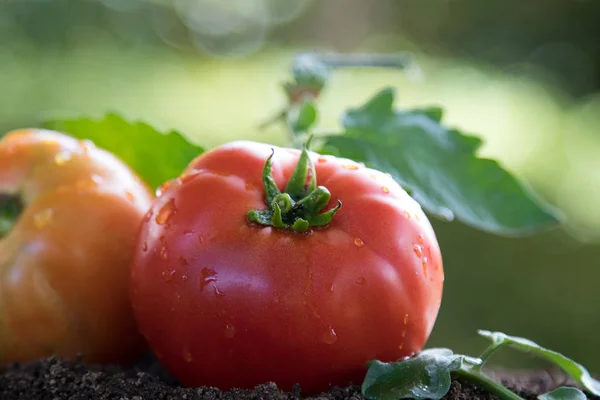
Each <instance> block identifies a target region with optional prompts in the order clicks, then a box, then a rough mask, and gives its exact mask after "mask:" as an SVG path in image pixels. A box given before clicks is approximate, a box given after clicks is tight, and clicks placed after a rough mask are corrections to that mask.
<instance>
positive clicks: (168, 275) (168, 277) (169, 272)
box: [162, 268, 175, 282]
mask: <svg viewBox="0 0 600 400" xmlns="http://www.w3.org/2000/svg"><path fill="white" fill-rule="evenodd" d="M174 275H175V270H174V269H173V268H167V269H165V270H164V271H163V272H162V277H163V279H164V280H165V282H171V281H172V280H173V276H174Z"/></svg>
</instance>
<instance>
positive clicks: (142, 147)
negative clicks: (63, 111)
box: [43, 113, 204, 188]
mask: <svg viewBox="0 0 600 400" xmlns="http://www.w3.org/2000/svg"><path fill="white" fill-rule="evenodd" d="M43 126H44V127H45V128H47V129H52V130H55V131H59V132H63V133H66V134H68V135H70V136H73V137H75V138H77V139H87V140H91V141H92V142H93V143H94V144H95V145H96V146H98V147H100V148H102V149H104V150H107V151H109V152H111V153H113V154H115V155H116V156H117V157H119V158H120V159H121V160H122V161H123V162H125V163H126V164H127V165H129V166H130V167H131V168H132V169H133V170H134V171H135V172H136V173H137V174H138V175H139V176H140V177H141V178H142V179H143V180H144V181H145V182H146V183H148V184H149V185H150V186H151V187H153V188H156V187H158V186H160V185H161V184H162V183H164V182H165V181H167V180H169V179H173V178H175V177H177V176H179V174H180V173H181V172H182V171H183V170H184V169H185V168H186V167H187V165H188V163H189V162H190V161H192V160H193V159H194V158H195V157H197V156H199V155H200V154H202V153H203V152H204V149H203V148H202V147H199V146H196V145H194V144H191V143H190V142H188V141H187V140H186V139H185V138H184V136H183V135H181V134H180V133H179V132H176V131H170V132H168V133H166V134H163V133H161V132H159V131H157V130H156V129H154V128H153V127H152V126H150V125H148V124H147V123H144V122H139V121H136V122H129V121H127V120H125V119H124V118H123V117H121V116H119V115H117V114H114V113H109V114H107V115H106V116H104V117H103V118H100V119H92V118H74V119H60V120H51V121H46V122H44V123H43Z"/></svg>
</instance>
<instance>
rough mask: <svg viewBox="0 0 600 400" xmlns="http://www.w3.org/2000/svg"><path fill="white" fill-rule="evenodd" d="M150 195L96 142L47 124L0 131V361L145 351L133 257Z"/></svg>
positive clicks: (109, 358) (129, 356)
mask: <svg viewBox="0 0 600 400" xmlns="http://www.w3.org/2000/svg"><path fill="white" fill-rule="evenodd" d="M152 199H153V196H152V193H151V192H150V191H149V190H148V188H147V187H146V185H145V184H144V183H142V182H141V181H140V180H139V179H138V178H137V177H136V176H135V175H134V173H133V172H132V171H131V170H130V169H129V168H128V167H126V166H125V165H124V164H123V163H122V162H121V161H119V160H118V159H117V158H116V157H115V156H113V155H111V154H109V153H108V152H106V151H104V150H100V149H98V148H95V147H94V146H93V145H92V144H91V143H88V142H83V141H82V142H80V141H77V140H75V139H73V138H71V137H68V136H65V135H62V134H60V133H57V132H50V131H41V130H20V131H14V132H11V133H8V134H7V135H6V136H4V137H3V139H2V140H0V271H1V273H2V278H1V279H0V362H1V363H7V362H14V361H28V360H32V359H36V358H39V357H42V356H49V355H53V354H55V355H58V356H62V357H72V356H75V355H77V354H78V353H80V354H82V356H83V359H84V360H85V361H92V362H123V363H125V362H129V361H132V360H133V359H134V357H137V356H139V354H140V352H141V351H143V349H144V346H145V344H144V341H143V338H142V337H141V335H139V333H138V331H137V327H136V324H135V319H134V317H133V313H132V310H131V299H130V297H129V279H130V264H131V260H132V258H133V247H134V242H135V237H136V233H137V230H138V227H139V224H140V222H141V221H142V219H143V217H144V213H145V212H146V211H147V210H148V208H149V207H150V204H151V202H152Z"/></svg>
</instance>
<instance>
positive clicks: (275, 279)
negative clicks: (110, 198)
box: [132, 141, 444, 393]
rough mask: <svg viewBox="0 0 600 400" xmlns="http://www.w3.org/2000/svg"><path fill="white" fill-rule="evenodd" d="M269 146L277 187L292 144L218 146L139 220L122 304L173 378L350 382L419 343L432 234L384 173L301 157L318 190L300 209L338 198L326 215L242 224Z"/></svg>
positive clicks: (435, 301) (437, 264) (434, 306)
mask: <svg viewBox="0 0 600 400" xmlns="http://www.w3.org/2000/svg"><path fill="white" fill-rule="evenodd" d="M272 149H273V151H274V156H273V158H272V160H271V161H272V173H273V177H274V182H275V183H276V184H277V186H278V188H279V190H283V189H284V187H285V186H286V184H287V182H288V181H289V180H290V178H291V176H292V174H293V172H294V169H295V167H296V165H297V163H298V162H299V159H301V157H300V155H301V152H300V151H298V150H292V149H282V148H273V147H272V146H268V145H265V144H259V143H254V142H245V141H238V142H233V143H229V144H226V145H224V146H221V147H218V148H216V149H213V150H212V151H210V152H207V153H205V154H203V155H201V156H200V157H198V158H197V159H195V160H194V161H192V162H191V164H190V165H189V167H188V168H187V169H186V171H184V173H183V174H182V176H181V177H180V178H178V179H176V180H174V181H173V182H171V183H170V184H169V185H167V186H168V187H166V188H165V189H164V193H163V194H162V195H161V196H160V197H159V198H158V199H156V200H155V202H154V204H153V206H152V208H151V209H150V211H149V213H148V214H147V218H146V219H145V222H144V223H143V224H142V226H141V230H140V233H139V237H138V244H137V250H136V256H135V261H134V267H133V276H132V298H133V306H134V312H135V315H136V317H137V319H138V323H139V326H140V329H141V332H142V333H143V335H144V336H145V337H146V339H147V340H148V342H149V344H150V346H151V348H152V349H153V350H154V352H155V353H156V355H157V356H158V358H159V359H160V360H161V361H162V363H163V364H164V365H165V366H166V367H167V369H168V370H169V371H170V372H171V373H172V374H174V375H175V376H176V377H177V378H178V379H179V380H180V381H181V382H182V383H183V384H184V385H186V386H199V385H210V386H217V387H219V388H222V389H228V388H232V387H239V388H251V387H253V386H254V385H258V384H261V383H264V382H268V381H273V382H275V383H276V384H277V385H279V386H280V387H281V388H283V389H285V390H291V389H292V387H293V385H294V384H295V383H299V384H300V385H301V387H302V390H303V392H305V393H306V392H315V391H320V390H326V389H327V388H328V385H329V384H337V385H345V384H348V383H349V381H353V382H354V383H355V384H359V383H361V382H362V379H363V378H364V374H365V372H366V364H367V362H368V361H370V360H373V359H378V360H382V361H391V360H396V359H399V358H402V357H406V356H410V355H412V354H414V353H416V352H418V351H420V350H421V349H422V347H423V346H424V344H425V341H426V340H427V338H428V336H429V334H430V331H431V329H432V327H433V324H434V322H435V319H436V317H437V313H438V310H439V306H440V301H441V297H442V284H443V280H444V273H443V268H442V258H441V255H440V249H439V246H438V243H437V240H436V237H435V234H434V232H433V230H432V227H431V225H430V223H429V221H428V219H427V217H426V216H425V214H424V213H423V211H422V210H421V208H420V206H419V205H418V204H417V203H416V202H415V201H414V200H413V199H412V198H411V197H409V196H408V194H407V193H406V192H405V191H404V190H403V189H401V188H400V186H399V185H398V184H397V183H396V182H395V181H394V180H393V179H392V178H391V177H390V176H389V175H386V174H384V173H382V172H379V171H375V170H372V169H368V168H365V167H364V166H362V165H359V164H357V163H355V162H353V161H350V160H346V159H340V158H335V157H331V156H319V155H318V154H315V153H312V152H310V153H306V154H307V155H308V154H310V159H311V160H312V162H314V167H315V171H316V179H317V180H318V183H319V184H321V185H323V186H325V187H326V188H327V189H328V190H329V192H330V193H331V198H330V199H329V201H327V203H328V204H327V206H326V207H323V209H321V208H320V207H317V209H314V207H313V211H315V210H316V211H318V212H328V210H331V209H332V208H333V207H334V206H336V204H337V202H338V201H341V203H342V207H341V208H340V209H339V210H337V213H335V215H333V218H329V219H331V221H330V222H329V223H328V224H327V225H325V226H319V227H314V226H313V227H310V228H309V229H308V230H307V231H306V232H304V233H298V232H295V231H293V230H292V229H290V228H289V227H287V228H285V227H284V228H274V227H272V226H269V225H264V224H260V223H256V222H251V221H250V220H249V217H248V212H249V211H250V210H264V209H267V208H268V207H267V204H266V202H265V197H266V196H267V195H266V193H265V186H264V185H263V181H262V173H263V168H264V167H265V161H266V160H267V159H268V158H269V156H270V155H271V153H272ZM305 161H306V160H305ZM300 164H301V163H300ZM266 167H267V168H265V170H267V172H268V167H269V165H268V164H267V165H266ZM305 167H307V168H305V170H308V171H310V170H311V168H310V165H308V166H305ZM300 169H302V168H300ZM309 175H310V176H309V177H312V176H315V174H314V173H311V174H309ZM267 177H268V176H267ZM300 178H301V179H302V182H301V186H303V187H305V186H306V185H308V183H307V179H306V176H304V177H300ZM309 181H310V180H309ZM297 182H298V181H297V180H296V183H297ZM305 184H306V185H305ZM312 188H314V187H311V188H309V191H310V190H312ZM304 194H306V190H305V193H304ZM292 197H293V196H292ZM309 197H310V196H309ZM325 197H327V196H326V195H325ZM321 199H322V198H321ZM280 200H281V199H280ZM293 200H295V201H297V200H298V198H295V199H294V198H293ZM312 200H314V197H313V198H312ZM326 200H327V199H326ZM280 203H281V204H282V206H281V208H282V209H284V208H285V205H284V204H283V203H282V202H281V201H280ZM313 205H314V204H313ZM307 208H308V209H310V205H308V206H306V207H305V208H304V210H306V209H307ZM334 210H335V209H334ZM284 214H285V213H284ZM331 214H332V212H330V213H329V216H331ZM319 215H324V214H316V213H315V215H313V217H314V218H312V220H313V222H315V221H316V222H315V224H317V225H318V224H319V218H320V217H319ZM309 219H310V218H309ZM283 220H284V223H287V224H288V225H289V224H291V223H292V222H293V221H292V220H293V218H291V219H290V215H289V214H286V215H284V218H283ZM286 221H287V222H286ZM321 222H322V221H321ZM300 230H302V229H300Z"/></svg>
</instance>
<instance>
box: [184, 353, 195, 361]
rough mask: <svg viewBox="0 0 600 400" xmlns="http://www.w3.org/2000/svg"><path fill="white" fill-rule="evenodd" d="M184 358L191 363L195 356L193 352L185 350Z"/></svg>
mask: <svg viewBox="0 0 600 400" xmlns="http://www.w3.org/2000/svg"><path fill="white" fill-rule="evenodd" d="M183 359H184V361H185V362H187V363H190V362H192V361H193V360H194V359H193V357H192V353H190V352H189V351H184V352H183Z"/></svg>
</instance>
